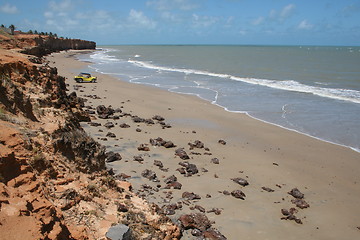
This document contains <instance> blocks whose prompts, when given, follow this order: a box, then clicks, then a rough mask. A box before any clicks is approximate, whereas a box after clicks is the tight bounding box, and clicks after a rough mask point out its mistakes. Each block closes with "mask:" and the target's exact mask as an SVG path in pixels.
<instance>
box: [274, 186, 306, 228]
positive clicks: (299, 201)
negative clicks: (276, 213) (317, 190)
mask: <svg viewBox="0 0 360 240" xmlns="http://www.w3.org/2000/svg"><path fill="white" fill-rule="evenodd" d="M288 194H289V195H291V196H293V197H294V199H292V200H291V202H292V203H293V204H295V205H296V207H298V208H300V209H304V208H308V207H310V205H309V204H308V203H307V202H306V201H305V200H304V197H305V195H304V194H303V193H302V192H300V190H299V189H297V188H293V189H291V191H290V192H288ZM298 211H299V210H298V209H296V208H290V209H289V210H287V209H284V208H283V209H281V213H282V215H284V217H282V218H281V219H282V220H292V221H295V222H296V223H298V224H302V223H303V222H302V220H301V219H300V218H298V217H296V215H295V213H298Z"/></svg>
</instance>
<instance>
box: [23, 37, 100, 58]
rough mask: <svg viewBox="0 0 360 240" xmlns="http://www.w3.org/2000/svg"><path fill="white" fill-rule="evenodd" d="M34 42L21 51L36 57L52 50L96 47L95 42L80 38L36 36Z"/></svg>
mask: <svg viewBox="0 0 360 240" xmlns="http://www.w3.org/2000/svg"><path fill="white" fill-rule="evenodd" d="M34 43H35V46H32V47H27V48H26V49H24V50H23V51H22V52H23V53H25V54H29V55H35V56H37V57H42V56H45V55H47V54H50V53H52V52H58V51H63V50H69V49H74V50H83V49H95V48H96V43H95V42H92V41H85V40H80V39H63V38H53V37H38V38H34Z"/></svg>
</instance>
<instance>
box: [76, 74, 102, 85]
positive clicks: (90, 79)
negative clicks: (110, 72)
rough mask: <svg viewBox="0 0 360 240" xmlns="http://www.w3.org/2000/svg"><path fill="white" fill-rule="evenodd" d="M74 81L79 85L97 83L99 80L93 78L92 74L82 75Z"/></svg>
mask: <svg viewBox="0 0 360 240" xmlns="http://www.w3.org/2000/svg"><path fill="white" fill-rule="evenodd" d="M74 80H75V81H76V82H78V83H82V82H92V83H94V82H96V80H97V78H96V77H92V76H91V74H90V73H80V74H79V75H77V76H75V77H74Z"/></svg>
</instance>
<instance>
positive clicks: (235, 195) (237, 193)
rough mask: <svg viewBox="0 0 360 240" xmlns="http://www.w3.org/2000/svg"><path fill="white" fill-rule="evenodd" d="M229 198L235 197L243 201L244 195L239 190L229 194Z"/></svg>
mask: <svg viewBox="0 0 360 240" xmlns="http://www.w3.org/2000/svg"><path fill="white" fill-rule="evenodd" d="M231 196H233V197H235V198H239V199H242V200H245V197H246V195H245V193H244V192H243V191H241V190H234V191H232V192H231Z"/></svg>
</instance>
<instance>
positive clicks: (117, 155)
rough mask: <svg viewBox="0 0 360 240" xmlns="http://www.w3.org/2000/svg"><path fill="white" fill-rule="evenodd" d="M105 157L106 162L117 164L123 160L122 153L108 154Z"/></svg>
mask: <svg viewBox="0 0 360 240" xmlns="http://www.w3.org/2000/svg"><path fill="white" fill-rule="evenodd" d="M105 156H106V162H115V161H119V160H121V159H122V157H121V155H120V153H114V152H112V151H110V152H107V153H106V154H105Z"/></svg>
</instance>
